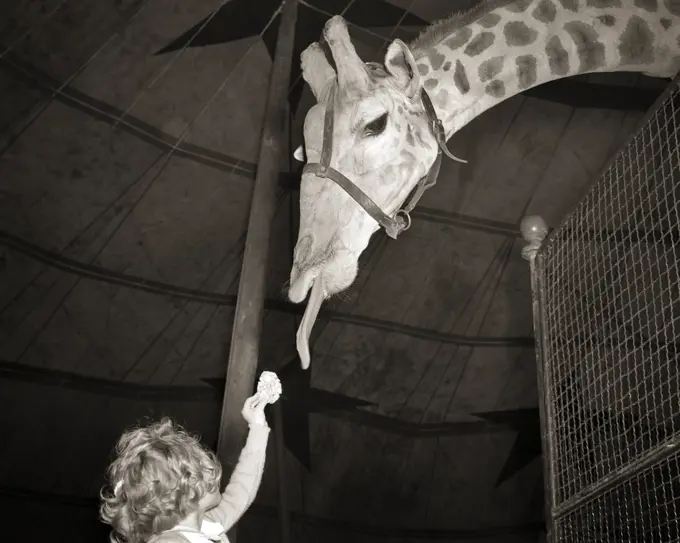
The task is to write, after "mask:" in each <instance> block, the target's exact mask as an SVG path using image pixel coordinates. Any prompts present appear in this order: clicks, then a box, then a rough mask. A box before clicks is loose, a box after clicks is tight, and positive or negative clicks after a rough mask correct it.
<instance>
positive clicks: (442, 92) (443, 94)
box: [434, 89, 449, 106]
mask: <svg viewBox="0 0 680 543" xmlns="http://www.w3.org/2000/svg"><path fill="white" fill-rule="evenodd" d="M434 99H435V100H436V101H437V103H438V104H439V105H442V106H443V105H444V104H447V103H448V102H449V91H447V90H446V89H439V91H438V92H437V94H436V96H435V97H434Z"/></svg>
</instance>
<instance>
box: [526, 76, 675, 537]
mask: <svg viewBox="0 0 680 543" xmlns="http://www.w3.org/2000/svg"><path fill="white" fill-rule="evenodd" d="M679 258H680V88H679V87H678V80H676V81H674V82H673V83H672V85H671V86H670V87H669V89H668V90H667V91H666V92H665V93H664V95H663V97H662V98H661V99H660V101H659V102H658V103H657V105H656V106H655V108H654V111H653V112H650V113H649V114H648V115H647V117H646V120H645V122H643V123H642V126H641V128H640V129H639V130H638V131H637V132H636V133H635V135H634V136H633V137H632V138H631V139H630V141H629V142H628V143H627V145H626V146H625V147H623V148H622V149H621V150H620V151H619V152H618V153H617V154H616V156H615V157H614V158H613V159H612V161H611V162H610V163H609V166H608V167H607V168H606V170H605V171H604V173H603V174H602V175H601V177H600V178H599V179H598V180H597V182H596V183H595V184H594V186H593V187H592V188H591V190H590V191H589V193H588V194H587V195H586V197H585V198H584V199H583V200H582V201H581V203H580V204H579V206H578V208H577V209H576V210H575V211H574V212H573V213H572V214H571V215H569V216H568V218H567V219H566V220H565V221H564V222H563V224H562V225H560V227H559V228H558V229H556V230H555V231H554V232H553V233H552V234H551V236H550V237H549V238H548V240H547V241H546V242H545V243H544V244H543V246H542V247H541V249H540V251H539V253H538V256H537V259H536V266H535V273H537V275H538V277H539V278H540V280H539V281H538V282H537V283H536V284H537V285H538V284H540V289H539V290H540V292H539V293H537V296H538V300H539V306H540V309H539V310H540V315H541V318H540V326H541V331H540V336H541V352H542V364H543V371H544V374H545V377H544V382H543V384H544V387H545V391H544V395H545V404H546V405H545V415H546V421H547V422H546V426H547V428H546V430H547V432H546V433H547V447H548V462H549V464H548V465H549V473H550V496H549V498H550V499H549V503H550V504H551V507H552V516H553V518H554V522H555V524H554V526H553V538H554V541H560V542H562V541H564V542H581V541H641V542H642V541H645V542H647V541H659V542H661V541H663V542H670V541H680V533H679V530H680V528H679V523H680V481H679V479H680V471H679V470H678V456H677V454H676V456H673V457H670V455H671V454H673V453H674V450H675V446H676V445H677V444H678V442H679V441H680V260H679Z"/></svg>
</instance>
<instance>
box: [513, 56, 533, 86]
mask: <svg viewBox="0 0 680 543" xmlns="http://www.w3.org/2000/svg"><path fill="white" fill-rule="evenodd" d="M515 64H516V65H517V79H518V81H519V88H520V89H526V88H529V87H531V86H532V85H534V84H535V83H536V72H537V71H538V62H537V61H536V57H535V56H534V55H521V56H519V57H517V58H516V59H515Z"/></svg>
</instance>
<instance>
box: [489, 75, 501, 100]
mask: <svg viewBox="0 0 680 543" xmlns="http://www.w3.org/2000/svg"><path fill="white" fill-rule="evenodd" d="M485 90H486V93H487V94H488V95H489V96H493V97H494V98H503V96H505V84H504V83H503V82H502V81H499V80H498V79H495V80H494V81H492V82H491V83H489V84H488V85H487V86H486V89H485Z"/></svg>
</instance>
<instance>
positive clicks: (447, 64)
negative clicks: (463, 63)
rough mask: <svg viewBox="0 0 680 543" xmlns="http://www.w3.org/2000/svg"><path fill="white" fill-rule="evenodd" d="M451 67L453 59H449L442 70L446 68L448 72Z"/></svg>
mask: <svg viewBox="0 0 680 543" xmlns="http://www.w3.org/2000/svg"><path fill="white" fill-rule="evenodd" d="M450 69H451V61H450V60H447V61H446V62H445V63H444V66H442V70H444V71H445V72H448V71H449V70H450Z"/></svg>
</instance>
